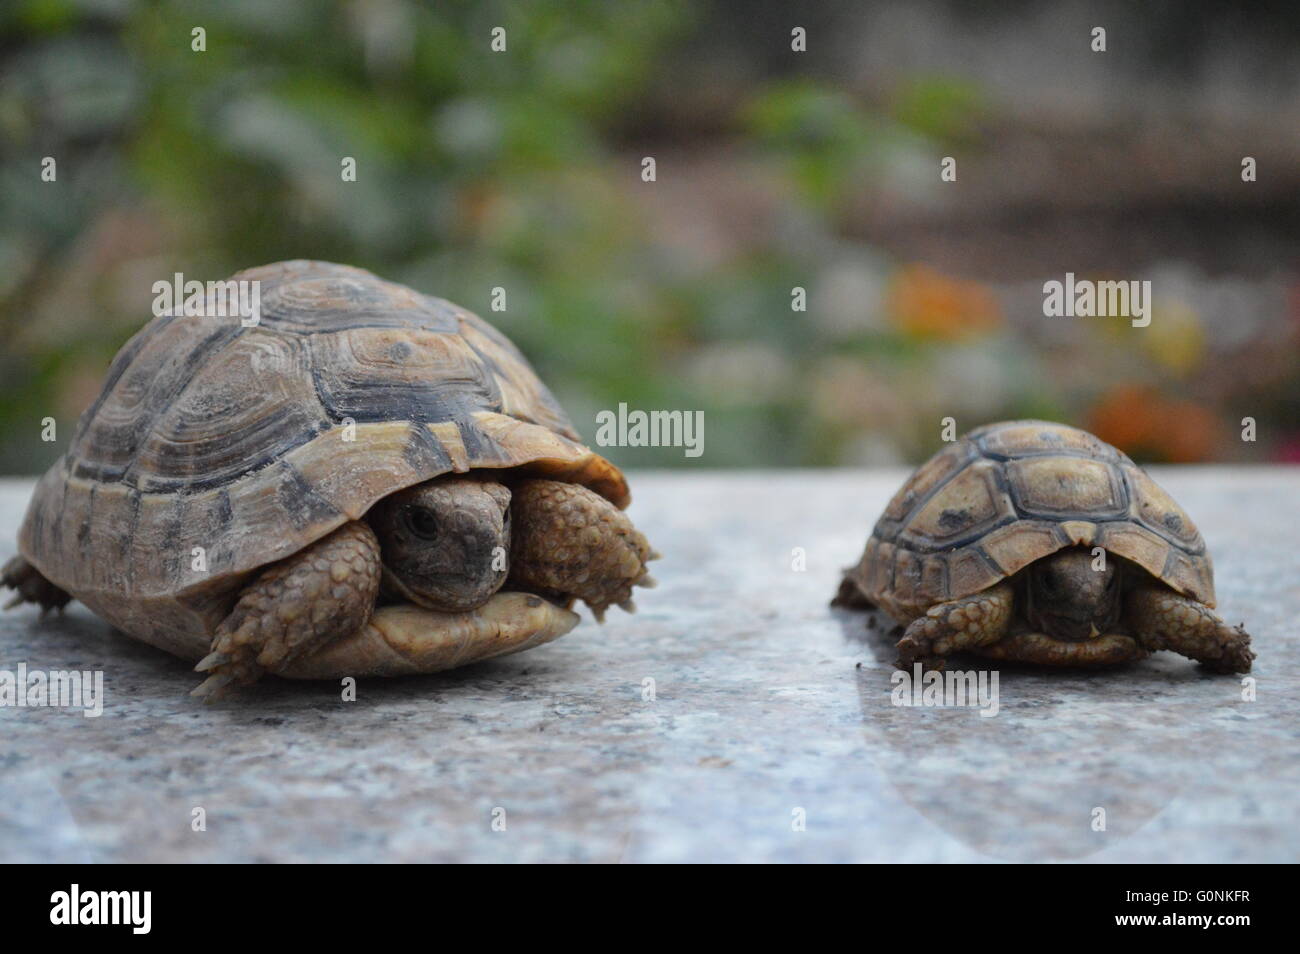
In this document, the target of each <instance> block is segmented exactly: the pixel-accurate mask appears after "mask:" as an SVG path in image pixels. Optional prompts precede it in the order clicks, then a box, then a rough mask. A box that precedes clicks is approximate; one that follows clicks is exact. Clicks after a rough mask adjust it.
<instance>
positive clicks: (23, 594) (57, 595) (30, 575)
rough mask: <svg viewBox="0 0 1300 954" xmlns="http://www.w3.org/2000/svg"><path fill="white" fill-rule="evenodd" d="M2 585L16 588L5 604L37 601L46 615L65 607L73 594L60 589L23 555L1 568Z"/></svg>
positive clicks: (8, 606) (11, 605)
mask: <svg viewBox="0 0 1300 954" xmlns="http://www.w3.org/2000/svg"><path fill="white" fill-rule="evenodd" d="M0 586H6V587H8V588H9V589H11V590H16V591H17V592H16V593H15V594H14V596H13V598H12V599H11V600H10V601H9V602H8V603H6V604H5V605H4V608H5V609H12V608H13V607H15V606H18V605H19V604H21V603H37V604H39V605H40V607H41V615H42V616H44V615H45V614H46V613H47V612H48V611H50V610H52V609H59V610H61V609H63V607H65V606H67V605H68V602H69V601H70V600H71V599H72V596H71V595H70V594H68V593H66V592H64V591H63V590H61V589H59V588H58V587H57V586H55V585H54V584H53V583H51V582H50V581H49V580H47V579H46V578H45V577H44V576H42V575H41V571H40V570H38V569H36V567H34V566H32V565H31V564H30V563H28V562H27V560H26V559H24V558H23V557H21V556H16V557H14V558H13V559H11V560H10V561H9V562H8V563H6V564H5V565H4V569H3V570H0Z"/></svg>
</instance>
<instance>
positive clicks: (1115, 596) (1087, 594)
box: [834, 420, 1255, 673]
mask: <svg viewBox="0 0 1300 954" xmlns="http://www.w3.org/2000/svg"><path fill="white" fill-rule="evenodd" d="M834 602H835V604H837V605H841V606H849V607H878V608H880V609H882V610H884V611H885V612H886V613H887V614H888V615H890V616H892V617H893V618H894V619H896V620H897V621H898V622H900V623H901V624H903V626H905V627H906V628H905V629H904V630H903V635H902V638H901V639H900V640H899V642H898V647H897V648H898V654H899V656H898V663H897V664H898V666H899V667H900V668H903V669H911V668H912V667H913V666H914V665H915V664H917V663H920V664H921V665H922V666H924V667H926V668H936V669H941V668H942V667H943V660H944V658H945V657H946V656H948V655H949V654H951V653H955V652H960V651H967V652H974V653H977V654H980V655H984V656H988V657H992V658H994V659H1001V660H1007V661H1018V662H1028V663H1039V664H1045V665H1050V666H1085V667H1086V666H1105V665H1112V664H1117V663H1124V662H1128V661H1130V660H1135V659H1140V658H1143V657H1145V656H1147V655H1149V654H1150V653H1151V652H1152V651H1154V650H1159V649H1169V650H1173V651H1174V652H1178V653H1181V654H1183V655H1184V656H1187V657H1190V658H1191V659H1195V660H1199V661H1200V663H1201V664H1202V665H1203V666H1205V667H1206V668H1207V669H1209V670H1213V671H1215V672H1225V673H1230V672H1239V673H1244V672H1249V671H1250V666H1251V660H1253V659H1254V658H1255V654H1254V653H1253V652H1251V649H1250V636H1249V635H1248V634H1247V633H1246V631H1245V630H1244V629H1243V628H1242V627H1240V626H1238V627H1231V626H1228V625H1227V624H1226V623H1225V622H1224V621H1223V620H1222V619H1220V618H1219V617H1218V616H1217V615H1216V614H1215V613H1214V611H1213V607H1214V605H1215V600H1214V570H1213V566H1212V564H1211V561H1210V554H1209V553H1208V551H1207V550H1206V548H1205V541H1204V540H1203V539H1202V537H1201V534H1200V531H1198V530H1197V528H1196V525H1195V524H1194V523H1192V521H1191V519H1190V518H1189V517H1188V516H1187V514H1186V513H1184V512H1183V510H1182V509H1181V508H1180V507H1179V506H1178V504H1176V503H1175V502H1174V501H1173V499H1172V498H1171V497H1170V496H1169V495H1168V494H1167V493H1165V491H1164V490H1162V489H1161V488H1160V487H1159V486H1158V485H1157V484H1156V482H1155V481H1154V480H1152V479H1151V478H1150V477H1149V476H1148V475H1147V474H1146V473H1145V472H1144V471H1142V470H1141V469H1140V468H1138V467H1137V466H1136V465H1135V464H1134V463H1133V462H1132V461H1131V460H1130V459H1129V458H1128V457H1127V456H1126V455H1124V454H1123V453H1121V452H1120V451H1118V450H1116V449H1115V448H1114V447H1112V446H1110V445H1109V444H1107V443H1105V442H1104V441H1101V440H1100V439H1098V438H1097V437H1095V436H1093V435H1092V434H1089V433H1088V432H1087V431H1083V430H1079V429H1077V428H1074V427H1068V426H1066V425H1063V424H1054V423H1051V422H1048V421H1036V420H1021V421H1004V422H1001V423H997V424H989V425H987V426H985V427H981V428H978V429H976V430H974V431H971V432H970V433H969V434H967V435H965V436H964V437H962V438H961V439H960V440H957V441H955V442H953V443H952V444H950V445H949V446H947V447H945V448H944V449H943V450H941V451H939V452H938V453H937V454H935V455H934V456H933V457H931V458H930V459H929V460H928V461H927V462H926V463H925V464H923V465H922V466H921V467H920V468H919V469H918V470H917V471H916V472H915V473H914V474H912V476H911V477H910V478H909V479H908V481H907V482H906V483H905V484H904V485H903V487H902V489H900V490H899V491H898V493H897V494H895V496H894V498H893V499H892V500H891V501H890V503H889V506H888V507H887V508H886V509H885V512H884V514H883V515H882V516H881V517H880V520H879V521H878V522H877V523H876V526H875V529H874V530H872V532H871V537H870V538H869V539H868V540H867V546H866V550H865V551H864V552H863V554H862V559H861V560H859V561H858V563H857V564H856V565H854V566H852V567H850V568H849V569H847V570H846V571H845V573H844V578H843V580H842V582H841V585H840V589H839V593H838V595H837V596H836V599H835V601H834Z"/></svg>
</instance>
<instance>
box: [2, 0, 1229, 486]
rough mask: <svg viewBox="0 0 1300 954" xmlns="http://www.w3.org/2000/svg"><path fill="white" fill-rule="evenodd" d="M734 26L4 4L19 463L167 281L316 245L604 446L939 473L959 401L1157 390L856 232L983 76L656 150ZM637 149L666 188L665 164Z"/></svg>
mask: <svg viewBox="0 0 1300 954" xmlns="http://www.w3.org/2000/svg"><path fill="white" fill-rule="evenodd" d="M733 13H734V14H735V15H742V16H743V10H739V11H736V10H733ZM716 15H717V11H716V9H715V8H714V7H713V6H711V5H704V4H695V3H689V2H686V0H677V2H671V0H670V2H644V3H642V2H636V3H626V4H625V3H603V2H597V0H567V2H566V0H556V2H545V3H543V2H537V3H506V2H485V3H473V2H468V0H465V2H453V3H436V4H433V3H422V2H415V0H354V2H343V3H335V2H324V0H316V2H301V3H292V4H281V3H265V2H256V0H237V2H227V0H207V2H199V0H194V2H174V3H154V2H130V0H11V2H8V3H6V4H5V5H3V6H2V7H0V50H3V58H4V59H3V68H2V69H0V144H2V145H0V148H2V149H3V155H2V156H0V159H2V162H0V203H2V206H0V208H2V210H3V215H2V217H0V335H3V337H4V340H5V342H6V347H5V350H4V354H3V358H2V359H0V414H2V415H3V420H4V425H3V430H0V472H34V471H37V470H39V469H41V468H42V467H44V466H46V465H47V464H48V463H49V462H50V461H51V460H52V459H53V457H54V456H55V455H56V454H57V453H58V452H59V449H60V448H61V446H62V444H63V441H62V439H61V440H60V442H58V443H57V444H54V445H50V444H43V443H41V442H40V440H39V433H40V421H41V419H42V418H44V417H45V416H47V415H52V416H55V417H56V418H57V419H58V420H59V422H60V435H61V438H66V436H67V435H68V434H70V433H71V423H72V420H73V419H75V416H76V415H77V413H79V411H80V410H81V409H82V408H83V407H84V406H85V405H86V404H87V403H88V402H89V400H90V399H91V398H93V396H94V394H95V393H96V391H97V390H98V387H99V384H100V382H101V381H102V377H103V373H104V371H105V369H106V368H107V365H108V362H109V360H110V359H111V356H112V354H113V353H114V352H115V351H116V349H117V348H118V347H119V346H120V345H121V344H122V342H124V341H125V340H126V338H127V337H129V335H130V334H131V333H133V332H134V331H135V330H136V329H137V328H138V327H139V326H140V325H141V324H142V323H143V322H144V321H145V320H146V319H147V318H148V305H149V302H150V301H151V298H152V295H151V292H150V287H151V285H152V283H153V282H154V281H156V280H159V279H166V278H170V276H171V275H172V274H173V273H174V272H183V273H184V274H185V275H186V277H187V278H199V279H203V280H206V279H216V278H221V277H225V276H227V275H229V274H231V273H233V272H234V271H237V270H239V269H241V268H246V267H249V266H252V265H257V264H263V263H266V262H272V261H276V260H281V259H290V258H317V259H327V260H333V261H340V262H346V263H349V264H353V265H358V266H361V267H365V268H369V269H371V270H373V271H375V272H376V273H378V274H380V275H382V276H383V277H385V278H389V279H393V280H395V281H400V282H404V283H406V284H409V285H411V286H413V287H415V288H417V289H420V290H421V291H425V292H429V293H432V294H437V295H441V296H443V297H446V298H450V299H452V300H454V301H456V302H458V303H460V304H463V305H465V306H466V307H468V308H471V309H473V310H475V311H478V312H479V313H481V314H483V315H484V316H485V317H487V318H488V319H489V320H491V321H492V322H493V323H494V324H496V325H498V326H499V327H500V328H501V329H502V330H503V331H505V332H506V333H507V334H508V335H510V336H511V338H513V339H514V340H515V342H516V343H517V344H518V345H519V346H520V348H521V349H522V350H523V351H524V352H525V353H526V354H527V355H528V356H529V357H530V359H532V361H533V363H534V364H535V365H536V366H537V368H538V370H539V372H540V373H541V374H542V376H543V378H544V379H546V380H547V382H548V383H549V384H550V385H551V386H552V388H553V389H554V390H555V391H556V393H557V395H558V396H559V397H560V399H561V401H562V403H564V404H565V406H566V408H567V409H568V410H569V412H570V414H571V416H572V417H573V419H574V421H575V423H576V424H577V425H578V427H579V429H580V430H581V431H583V433H584V434H585V435H586V436H587V437H588V439H591V438H592V437H594V425H593V417H594V414H595V413H596V411H598V410H600V409H604V408H615V407H617V405H618V404H619V403H620V402H626V403H627V404H629V405H630V406H632V407H634V408H637V407H640V408H647V409H651V408H661V409H690V410H696V409H699V410H703V411H704V412H705V416H706V427H705V455H704V457H703V458H701V459H700V460H699V461H695V462H691V461H688V460H686V459H685V458H684V456H683V455H682V453H681V451H680V450H679V449H671V448H657V449H655V448H650V449H610V450H609V451H608V452H609V455H610V456H611V457H612V458H614V459H615V460H617V461H618V462H620V463H623V464H625V465H634V466H645V465H663V466H681V465H684V464H691V463H694V464H695V465H699V464H703V465H709V466H728V465H756V464H763V465H769V466H773V465H776V466H780V465H799V464H822V463H837V462H888V461H894V460H899V459H904V458H913V459H914V458H916V457H918V456H920V455H922V454H923V453H925V452H927V451H928V450H930V449H932V447H933V445H934V442H935V441H937V439H938V438H937V435H938V425H937V423H936V422H937V421H938V419H939V418H940V417H942V416H943V415H944V414H946V413H956V414H957V415H958V416H959V417H960V418H961V419H962V426H963V427H965V426H967V425H969V426H974V425H975V424H978V423H982V422H983V421H985V420H988V419H991V418H994V417H1006V416H1012V415H1017V414H1041V415H1046V416H1054V417H1060V418H1063V419H1067V420H1072V421H1073V422H1074V423H1087V420H1086V419H1083V418H1084V415H1085V412H1086V411H1087V409H1088V407H1090V406H1091V405H1092V404H1095V403H1096V402H1097V401H1098V400H1101V399H1103V398H1104V397H1105V394H1106V389H1107V388H1108V387H1109V386H1110V385H1112V384H1122V383H1124V382H1125V381H1127V380H1128V379H1129V378H1130V377H1134V378H1136V379H1137V380H1138V381H1139V382H1141V383H1143V384H1151V383H1152V379H1151V375H1150V373H1149V372H1146V371H1143V370H1142V367H1141V366H1138V365H1135V364H1134V362H1133V361H1131V360H1129V361H1127V362H1126V361H1125V360H1122V356H1121V357H1119V358H1117V357H1116V355H1117V354H1119V352H1117V351H1116V350H1115V346H1114V345H1113V343H1108V339H1107V338H1106V336H1105V335H1104V334H1093V333H1092V332H1091V331H1089V332H1087V341H1088V342H1089V344H1088V345H1087V347H1088V348H1089V349H1090V352H1089V354H1090V357H1089V358H1088V360H1089V361H1091V362H1092V363H1093V366H1094V367H1095V368H1097V369H1105V370H1106V374H1107V375H1109V378H1106V379H1105V380H1102V379H1101V378H1104V377H1105V376H1104V375H1102V376H1096V375H1094V378H1093V379H1092V380H1090V381H1088V382H1087V383H1086V384H1079V383H1078V382H1076V383H1075V385H1070V384H1068V383H1066V382H1065V381H1064V380H1063V377H1062V376H1061V375H1058V373H1057V368H1056V367H1055V366H1054V364H1053V359H1052V358H1051V357H1050V355H1049V356H1048V357H1044V354H1045V353H1046V352H1044V351H1042V350H1041V349H1037V348H1036V347H1035V346H1034V345H1033V344H1032V343H1031V342H1030V341H1028V340H1027V339H1026V337H1025V335H1024V334H1023V333H1021V331H1019V330H1017V329H1016V328H1015V327H1014V326H1013V324H1011V323H1009V322H1008V320H1007V315H1006V314H1005V313H1004V310H1003V308H1002V306H1001V305H1000V304H999V302H998V299H997V298H996V296H994V295H991V293H989V292H988V290H987V289H985V288H982V287H980V286H978V285H976V284H974V283H970V282H965V281H962V280H959V279H955V278H952V277H951V276H946V275H943V274H939V273H937V272H934V271H933V270H927V269H924V268H915V267H912V266H909V265H908V264H907V263H905V262H897V261H893V260H891V259H890V258H889V257H888V256H887V255H885V254H884V253H883V252H882V251H881V250H880V249H877V248H874V247H872V246H871V245H870V244H868V243H866V242H864V241H862V240H861V239H858V238H854V237H853V234H852V233H853V220H854V217H855V216H857V215H859V214H860V213H861V208H859V207H858V205H855V201H857V200H856V198H855V197H858V196H859V195H860V193H861V190H862V186H863V184H864V183H868V182H869V183H873V184H883V187H884V188H885V189H886V190H888V189H892V188H897V189H901V190H903V191H904V192H905V191H907V190H908V189H912V190H913V191H916V183H917V181H918V176H919V177H921V178H923V179H924V181H925V182H926V183H927V188H929V187H930V186H929V185H928V184H929V183H931V182H932V181H933V180H934V178H935V175H934V170H935V169H936V168H937V163H938V160H939V158H940V157H941V156H942V155H944V154H945V150H949V149H954V148H977V147H978V141H979V128H980V123H981V122H982V121H983V119H984V118H985V117H986V116H987V115H988V112H989V107H988V106H987V104H986V103H985V101H984V98H983V96H982V94H981V92H980V90H979V89H978V87H977V85H976V84H974V83H972V82H970V81H967V80H963V79H961V78H953V77H947V76H904V77H901V78H900V81H899V83H898V84H897V88H896V90H895V92H894V95H893V96H892V98H891V99H890V101H889V102H888V103H885V104H882V105H880V106H878V107H876V108H871V107H868V106H866V105H865V104H864V102H863V101H862V99H861V98H860V97H859V96H858V95H856V94H855V93H853V92H851V91H850V90H849V89H848V88H847V86H845V85H842V84H836V83H833V82H828V81H827V80H826V79H825V78H824V77H823V78H820V79H812V78H809V77H804V76H798V75H794V74H791V73H790V72H788V71H786V72H777V73H773V74H771V75H760V76H759V77H758V78H757V79H755V80H754V81H753V82H750V83H748V84H747V85H745V86H744V88H743V92H741V93H740V94H739V95H738V96H737V97H736V98H735V100H734V101H730V102H728V103H727V104H726V110H725V115H724V118H723V120H722V123H721V126H720V127H714V128H711V129H705V130H704V131H703V132H701V133H698V134H697V135H695V137H694V138H692V137H691V136H690V135H685V134H684V138H685V140H686V141H676V140H670V141H668V142H666V143H663V144H658V145H648V144H647V143H648V142H651V141H653V140H654V138H655V129H656V128H662V126H663V120H662V116H663V114H664V112H665V110H669V111H671V109H672V107H673V106H674V105H675V101H676V100H681V105H682V106H683V107H684V108H686V112H689V108H687V107H689V106H690V102H691V101H692V100H693V98H697V99H699V98H707V97H703V96H702V93H703V92H704V91H703V90H700V89H698V88H695V89H691V88H690V87H689V86H686V87H685V88H677V87H673V86H672V83H671V80H672V78H673V77H674V76H675V75H676V70H677V67H678V66H679V65H680V50H682V49H683V48H686V46H688V45H689V43H690V42H694V43H695V45H696V46H695V48H697V49H698V46H699V44H700V43H701V42H705V43H706V44H707V42H708V36H707V35H706V36H705V37H704V38H703V40H701V37H700V35H699V34H700V31H701V30H703V31H705V33H706V34H707V32H708V30H710V29H714V28H715V25H716V20H714V19H711V18H712V17H716ZM711 24H712V25H713V26H711ZM498 26H499V27H503V28H504V29H505V31H506V42H507V49H506V51H505V52H501V53H497V52H493V50H492V49H491V47H490V43H491V40H492V31H493V29H494V28H495V27H498ZM195 27H202V28H203V29H204V30H205V31H206V36H205V41H206V49H205V50H204V51H202V52H197V51H195V50H194V49H193V48H192V42H193V37H192V30H193V29H194V28H195ZM782 29H784V27H782ZM656 121H657V122H658V123H659V127H656V125H655V123H656ZM688 126H689V124H684V125H683V128H688ZM643 155H655V156H656V157H657V161H658V163H659V166H658V176H659V181H657V182H655V183H646V182H643V181H642V180H641V177H640V173H641V157H642V156H643ZM46 156H52V157H55V158H56V160H57V163H58V166H57V168H58V178H57V181H56V182H53V183H47V182H42V181H41V179H40V170H41V163H42V159H43V157H46ZM344 157H352V158H354V159H355V160H356V166H357V178H356V181H355V182H345V181H342V179H341V176H340V168H341V162H342V160H343V158H344ZM701 157H703V159H701ZM697 160H698V161H697ZM918 170H919V171H918ZM688 172H689V174H688ZM706 200H707V201H706ZM719 207H723V208H726V209H727V210H728V212H727V214H722V215H719V214H718V213H717V211H716V210H717V208H719ZM701 209H707V210H709V211H706V212H701ZM498 286H499V287H502V288H504V289H506V292H507V302H508V307H507V309H506V310H505V311H504V312H493V311H492V310H491V309H490V304H489V303H490V298H491V294H492V289H493V288H494V287H498ZM796 287H798V288H803V289H804V290H805V292H806V294H807V297H808V309H807V311H806V312H798V311H793V310H792V308H791V302H792V289H794V288H796ZM1038 320H1041V319H1038ZM1069 347H1071V348H1073V347H1074V345H1073V344H1070V345H1069ZM1060 357H1061V355H1060V353H1059V350H1058V353H1057V358H1058V359H1059V358H1060ZM1075 357H1076V358H1077V354H1076V355H1075ZM1193 357H1194V361H1203V360H1205V357H1204V355H1203V354H1200V353H1198V355H1196V356H1193ZM1180 360H1181V358H1180ZM1178 368H1179V371H1178V373H1179V374H1182V375H1183V377H1184V379H1190V378H1192V377H1193V375H1194V372H1195V363H1194V362H1193V364H1192V365H1191V366H1186V362H1184V364H1180V365H1178ZM1170 373H1171V374H1172V373H1173V372H1170ZM1163 380H1165V379H1161V378H1156V379H1155V382H1154V386H1156V387H1160V386H1162V383H1161V382H1162V381H1163ZM1071 387H1073V388H1074V390H1071ZM1180 453H1181V452H1180ZM1197 453H1201V452H1200V451H1196V450H1193V451H1192V452H1191V456H1192V457H1193V458H1194V457H1195V456H1196V455H1197ZM1162 455H1163V456H1166V457H1171V458H1176V457H1178V454H1176V453H1173V452H1170V451H1168V450H1167V449H1165V450H1162V449H1161V448H1160V447H1156V448H1155V450H1154V456H1157V457H1159V456H1162ZM1184 456H1185V455H1184Z"/></svg>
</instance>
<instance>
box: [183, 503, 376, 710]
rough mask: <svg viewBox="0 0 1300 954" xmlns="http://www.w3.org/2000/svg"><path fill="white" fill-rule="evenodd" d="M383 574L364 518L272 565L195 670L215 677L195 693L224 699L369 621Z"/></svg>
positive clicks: (225, 622)
mask: <svg viewBox="0 0 1300 954" xmlns="http://www.w3.org/2000/svg"><path fill="white" fill-rule="evenodd" d="M380 577H381V570H380V560H379V541H378V540H377V539H376V537H375V534H374V531H373V530H371V529H370V527H369V525H368V524H366V523H365V522H364V521H353V522H352V523H347V524H344V525H343V526H342V527H339V529H337V530H335V531H334V532H333V533H331V534H330V535H329V536H327V537H324V538H322V539H320V540H317V541H316V542H315V543H313V544H312V545H311V546H309V547H307V548H306V549H304V550H303V551H301V552H300V553H296V554H294V555H293V556H291V557H289V558H288V559H287V560H282V561H280V562H279V563H276V564H273V565H272V566H270V567H268V568H266V569H265V570H263V571H262V573H261V575H260V576H258V577H257V579H256V580H255V581H254V582H252V583H251V584H249V585H248V586H246V587H245V588H244V591H243V593H241V594H240V596H239V600H238V602H237V603H236V604H235V608H234V609H233V610H231V611H230V614H229V615H228V616H227V617H226V618H225V619H224V620H222V621H221V625H220V626H218V627H217V631H216V632H215V633H214V634H213V636H212V651H211V652H210V653H209V654H208V655H207V656H205V657H204V658H203V659H202V660H201V661H200V662H199V664H198V665H197V666H195V667H194V668H195V669H196V670H198V671H199V672H207V673H209V676H208V678H207V679H206V680H205V681H204V682H203V683H202V684H201V685H199V686H198V687H197V688H196V689H195V690H194V691H193V692H192V693H191V695H195V696H201V697H206V698H210V699H216V698H220V696H221V695H222V694H224V692H225V691H226V690H227V688H228V687H229V686H231V685H248V684H249V683H252V682H256V681H257V680H258V679H259V678H261V676H262V675H263V674H264V673H266V672H268V671H269V672H275V671H277V670H278V669H280V668H282V667H285V666H287V665H289V664H290V663H291V662H293V661H294V660H295V659H297V658H298V657H300V656H303V655H305V654H307V653H310V652H312V651H314V650H316V649H319V648H320V647H322V646H324V645H325V644H326V643H328V642H330V641H331V640H334V639H337V638H339V637H341V636H347V635H349V634H350V633H353V632H355V631H356V630H358V629H360V628H361V627H363V626H365V624H366V622H367V620H369V619H370V615H371V613H372V612H373V611H374V608H375V598H376V597H377V596H378V594H379V581H380Z"/></svg>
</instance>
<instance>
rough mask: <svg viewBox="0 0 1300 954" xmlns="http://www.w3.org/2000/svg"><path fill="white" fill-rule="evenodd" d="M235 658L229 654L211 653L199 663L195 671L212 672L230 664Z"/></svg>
mask: <svg viewBox="0 0 1300 954" xmlns="http://www.w3.org/2000/svg"><path fill="white" fill-rule="evenodd" d="M233 658H234V657H232V656H231V655H230V654H229V653H223V652H220V651H217V652H211V653H208V654H207V655H206V656H204V657H203V658H202V659H200V660H199V661H198V663H197V664H196V665H195V667H194V671H195V672H210V671H211V670H213V669H216V668H218V667H219V666H224V665H225V664H226V663H228V662H230V661H231V659H233Z"/></svg>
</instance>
